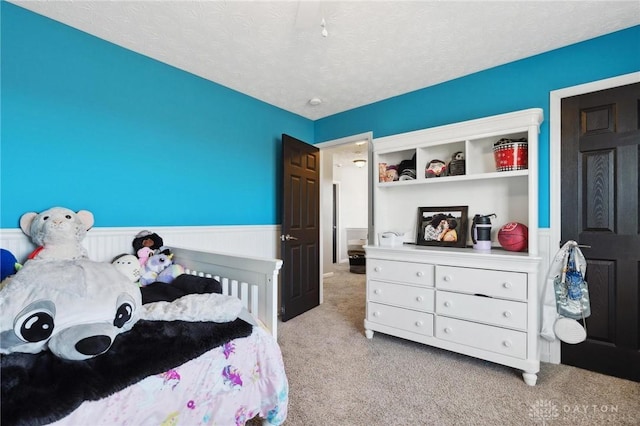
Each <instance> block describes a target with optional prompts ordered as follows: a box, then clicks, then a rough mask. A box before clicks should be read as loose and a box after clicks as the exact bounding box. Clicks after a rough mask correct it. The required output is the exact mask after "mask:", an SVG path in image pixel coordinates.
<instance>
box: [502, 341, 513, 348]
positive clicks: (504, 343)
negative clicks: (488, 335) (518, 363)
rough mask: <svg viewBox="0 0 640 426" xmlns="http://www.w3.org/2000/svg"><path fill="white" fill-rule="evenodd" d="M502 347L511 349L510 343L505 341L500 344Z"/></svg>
mask: <svg viewBox="0 0 640 426" xmlns="http://www.w3.org/2000/svg"><path fill="white" fill-rule="evenodd" d="M502 345H503V346H504V347H505V348H510V347H511V342H510V341H508V340H505V341H504V342H502Z"/></svg>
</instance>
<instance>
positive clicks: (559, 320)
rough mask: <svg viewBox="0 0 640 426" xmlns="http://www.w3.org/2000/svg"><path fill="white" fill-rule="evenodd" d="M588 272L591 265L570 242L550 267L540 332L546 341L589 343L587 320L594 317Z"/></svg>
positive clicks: (573, 243) (576, 244)
mask: <svg viewBox="0 0 640 426" xmlns="http://www.w3.org/2000/svg"><path fill="white" fill-rule="evenodd" d="M586 269H587V262H586V260H585V258H584V256H583V254H582V252H581V251H580V249H579V248H578V243H577V242H575V241H572V240H570V241H567V242H566V243H565V244H564V245H563V246H562V248H561V249H560V250H559V251H558V253H556V255H555V257H554V259H553V261H552V263H551V266H550V267H549V272H548V274H547V282H546V286H545V291H544V294H543V306H542V327H541V330H540V335H541V336H542V337H543V338H545V339H547V340H550V341H554V340H555V338H556V336H557V337H558V339H560V340H562V341H563V342H565V343H570V344H576V343H580V342H583V341H584V340H585V339H586V337H587V333H586V322H585V321H584V319H585V318H587V317H588V316H589V315H590V314H591V308H590V304H589V292H588V288H587V282H586V281H585V280H584V276H585V273H586ZM568 284H570V285H571V287H570V288H569V287H568ZM569 290H571V293H570V292H569ZM565 314H567V315H568V316H565ZM576 316H577V318H578V319H579V318H582V322H583V324H584V328H583V327H582V326H581V325H580V323H579V322H578V321H576V319H575V317H576Z"/></svg>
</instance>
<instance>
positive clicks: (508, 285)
mask: <svg viewBox="0 0 640 426" xmlns="http://www.w3.org/2000/svg"><path fill="white" fill-rule="evenodd" d="M502 287H504V288H511V283H510V282H508V281H507V282H506V283H504V284H502Z"/></svg>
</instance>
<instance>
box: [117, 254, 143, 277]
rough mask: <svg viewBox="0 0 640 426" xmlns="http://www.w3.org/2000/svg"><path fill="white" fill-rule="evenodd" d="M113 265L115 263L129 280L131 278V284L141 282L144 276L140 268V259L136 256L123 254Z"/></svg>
mask: <svg viewBox="0 0 640 426" xmlns="http://www.w3.org/2000/svg"><path fill="white" fill-rule="evenodd" d="M111 263H113V265H114V266H115V267H116V269H118V271H120V272H122V273H123V274H124V275H125V276H126V277H127V278H129V280H130V281H131V282H133V283H137V282H138V281H140V277H141V276H142V267H141V266H140V262H139V261H138V258H137V257H135V256H134V255H132V254H123V255H121V256H118V257H116V258H115V259H114V260H113V262H111Z"/></svg>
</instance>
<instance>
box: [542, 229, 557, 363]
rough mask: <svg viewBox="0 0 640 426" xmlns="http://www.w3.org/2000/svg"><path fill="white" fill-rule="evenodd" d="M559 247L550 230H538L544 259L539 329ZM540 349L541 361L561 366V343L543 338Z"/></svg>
mask: <svg viewBox="0 0 640 426" xmlns="http://www.w3.org/2000/svg"><path fill="white" fill-rule="evenodd" d="M558 249H559V247H558V246H557V243H556V245H555V246H554V245H553V244H552V243H551V231H550V229H549V228H539V229H538V255H539V256H540V257H541V258H542V264H541V265H540V274H539V277H540V282H539V283H538V300H539V301H540V309H539V311H538V328H540V326H541V325H542V301H543V300H544V290H545V285H546V283H547V272H548V271H549V265H550V264H551V260H552V259H553V257H554V256H555V255H556V252H557V251H558ZM538 347H539V348H540V361H543V362H550V363H553V364H560V343H559V341H558V340H556V341H555V342H549V341H548V340H546V339H543V338H541V337H539V338H538Z"/></svg>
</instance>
